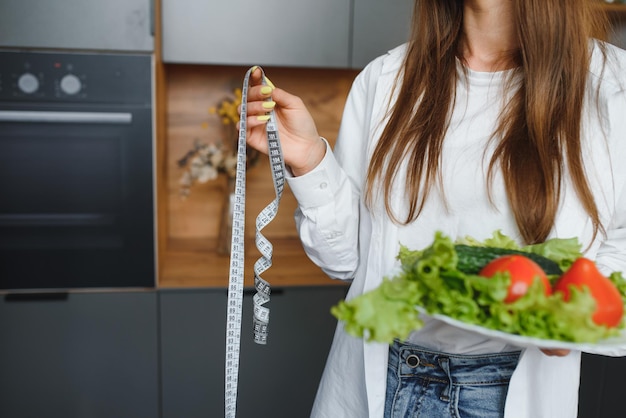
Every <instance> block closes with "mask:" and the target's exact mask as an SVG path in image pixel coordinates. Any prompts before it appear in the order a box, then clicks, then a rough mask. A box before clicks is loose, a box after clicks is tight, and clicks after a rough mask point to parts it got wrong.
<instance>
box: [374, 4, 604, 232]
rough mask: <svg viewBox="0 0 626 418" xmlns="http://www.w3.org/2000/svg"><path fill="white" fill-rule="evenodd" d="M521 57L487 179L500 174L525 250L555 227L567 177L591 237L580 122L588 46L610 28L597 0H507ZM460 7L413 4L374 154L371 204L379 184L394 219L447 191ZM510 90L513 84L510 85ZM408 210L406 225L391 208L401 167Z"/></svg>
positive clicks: (592, 208)
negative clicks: (434, 192) (444, 169)
mask: <svg viewBox="0 0 626 418" xmlns="http://www.w3.org/2000/svg"><path fill="white" fill-rule="evenodd" d="M511 1H512V2H513V7H514V16H515V19H516V22H515V23H516V27H517V35H518V38H519V45H520V48H519V51H516V53H515V61H516V62H517V64H519V65H518V67H517V68H516V70H514V73H515V74H516V75H517V77H519V78H518V80H519V81H518V82H517V83H515V91H514V92H513V93H512V99H511V100H510V101H509V102H508V103H507V105H506V107H505V108H504V109H503V112H502V114H501V117H500V120H499V126H498V127H497V129H496V131H495V132H494V133H493V137H492V138H493V139H494V140H497V141H498V142H497V143H496V146H495V153H494V155H493V157H492V159H491V161H490V163H489V171H488V179H489V181H491V180H492V179H493V176H494V172H495V171H496V170H498V169H499V170H501V171H502V174H503V177H504V182H505V186H506V190H507V195H508V199H509V203H510V205H511V208H512V210H513V213H514V216H515V220H516V222H517V226H518V228H519V231H520V234H521V236H522V238H523V239H524V241H525V242H526V243H528V244H530V243H537V242H542V241H544V240H545V239H546V238H547V237H548V235H549V233H550V231H551V229H552V227H553V225H554V221H555V217H556V212H557V209H558V204H559V199H560V195H561V184H562V177H563V175H564V173H565V172H568V173H569V175H570V176H571V179H572V182H573V184H574V187H575V190H576V193H577V195H578V197H579V199H580V201H581V203H582V205H583V207H584V209H585V211H586V212H587V214H588V215H589V217H590V219H591V221H592V223H593V227H594V231H593V232H594V236H595V235H596V234H597V233H598V231H600V230H603V227H602V224H601V222H600V216H599V213H598V209H597V206H596V204H595V201H594V198H593V195H592V193H591V190H590V187H589V184H588V182H587V179H586V177H585V173H584V167H583V160H582V155H581V140H580V136H581V119H582V109H583V103H584V98H585V90H586V82H587V76H588V66H589V62H590V47H589V41H590V39H591V38H592V37H594V36H598V34H600V33H603V32H602V31H603V30H605V28H606V25H605V22H606V20H605V17H604V16H603V14H602V13H601V11H600V8H599V7H597V4H598V2H594V1H592V0H568V1H563V0H511ZM462 25H463V0H416V1H415V7H414V12H413V25H412V33H411V41H410V42H409V43H408V46H407V54H406V56H405V59H404V63H403V68H402V71H401V72H400V74H399V77H398V79H397V80H396V90H397V98H396V101H395V103H394V104H393V106H392V107H391V109H390V114H389V120H388V123H387V125H386V126H385V128H384V130H383V132H382V135H381V138H380V140H379V142H378V144H377V146H376V148H375V150H374V152H373V155H372V159H371V163H370V166H369V169H368V173H367V188H366V202H368V204H372V199H373V195H374V194H375V190H376V189H375V187H376V186H378V185H380V186H382V191H383V195H382V196H383V197H384V202H385V207H386V210H387V213H388V214H389V216H390V217H391V218H392V219H393V220H394V221H395V222H399V223H405V224H407V223H410V222H411V221H413V220H415V219H416V218H417V217H418V216H419V214H420V212H421V211H422V209H423V207H424V204H425V201H426V199H427V197H428V194H429V191H430V190H431V189H432V187H433V185H434V184H435V183H441V177H440V176H441V173H440V172H439V162H440V159H441V152H442V145H443V140H444V137H445V135H446V130H447V128H448V123H449V118H450V114H451V109H452V107H453V105H454V100H455V86H456V83H457V77H458V75H457V67H456V65H457V64H456V61H457V59H461V60H462V59H463V57H462V56H461V53H460V51H461V49H462V42H463V33H462ZM509 85H511V86H512V85H513V84H512V83H511V84H509ZM406 158H408V172H407V175H406V187H407V196H408V198H409V207H408V213H407V217H406V219H402V220H400V219H398V218H397V216H396V214H395V213H394V212H393V210H392V208H391V203H390V198H391V188H392V184H393V182H394V180H395V179H396V178H397V177H398V171H399V168H400V166H401V163H402V162H403V160H404V159H406Z"/></svg>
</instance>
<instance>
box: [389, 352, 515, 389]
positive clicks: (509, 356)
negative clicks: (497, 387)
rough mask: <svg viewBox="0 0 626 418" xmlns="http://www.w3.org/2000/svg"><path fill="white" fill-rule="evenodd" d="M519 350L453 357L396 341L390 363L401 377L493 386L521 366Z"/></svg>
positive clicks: (506, 379)
mask: <svg viewBox="0 0 626 418" xmlns="http://www.w3.org/2000/svg"><path fill="white" fill-rule="evenodd" d="M519 355H520V352H519V351H513V352H503V353H489V354H471V355H466V354H451V353H443V352H438V351H433V350H429V349H426V348H423V347H420V346H417V345H413V344H407V343H401V342H397V341H396V342H394V344H393V345H391V346H390V349H389V362H390V363H391V364H397V371H398V375H399V377H408V378H410V377H418V376H419V377H422V378H424V377H426V378H428V379H431V380H439V381H442V382H449V383H451V384H472V385H476V384H490V383H494V382H501V381H508V380H509V379H510V377H511V374H512V373H513V371H514V370H515V367H516V366H517V362H518V360H519Z"/></svg>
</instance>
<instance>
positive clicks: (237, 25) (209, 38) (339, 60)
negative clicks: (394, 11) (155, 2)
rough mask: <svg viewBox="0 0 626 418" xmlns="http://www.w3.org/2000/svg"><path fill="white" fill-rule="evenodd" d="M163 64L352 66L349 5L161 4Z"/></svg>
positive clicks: (170, 0) (172, 0)
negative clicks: (350, 63) (349, 55)
mask: <svg viewBox="0 0 626 418" xmlns="http://www.w3.org/2000/svg"><path fill="white" fill-rule="evenodd" d="M162 7H163V60H164V61H165V62H188V63H202V64H236V65H253V64H260V65H282V66H302V67H340V68H345V67H347V66H348V48H349V42H350V0H317V1H308V0H299V1H293V0H268V1H265V2H263V3H259V2H256V1H251V0H229V1H221V2H215V1H214V2H210V1H202V0H162Z"/></svg>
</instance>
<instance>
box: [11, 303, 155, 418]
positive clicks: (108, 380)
mask: <svg viewBox="0 0 626 418" xmlns="http://www.w3.org/2000/svg"><path fill="white" fill-rule="evenodd" d="M0 333H1V335H2V342H1V343H0V417H3V418H34V417H36V418H112V417H119V418H125V417H129V418H130V417H132V418H155V417H158V415H159V408H158V405H159V403H158V394H159V382H158V338H157V297H156V292H136V293H93V294H79V293H76V294H70V295H69V296H68V297H67V299H65V300H63V299H60V300H53V299H50V300H37V301H35V300H29V301H8V300H7V299H6V298H4V299H0Z"/></svg>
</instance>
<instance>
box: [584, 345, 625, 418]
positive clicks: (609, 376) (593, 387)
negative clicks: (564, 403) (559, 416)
mask: <svg viewBox="0 0 626 418" xmlns="http://www.w3.org/2000/svg"><path fill="white" fill-rule="evenodd" d="M624 376H626V357H605V356H598V355H593V354H584V353H583V356H582V366H581V379H580V380H581V382H580V401H579V406H578V418H623V417H626V404H624Z"/></svg>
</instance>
